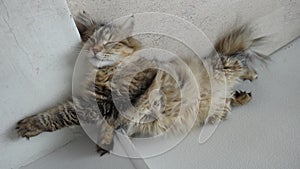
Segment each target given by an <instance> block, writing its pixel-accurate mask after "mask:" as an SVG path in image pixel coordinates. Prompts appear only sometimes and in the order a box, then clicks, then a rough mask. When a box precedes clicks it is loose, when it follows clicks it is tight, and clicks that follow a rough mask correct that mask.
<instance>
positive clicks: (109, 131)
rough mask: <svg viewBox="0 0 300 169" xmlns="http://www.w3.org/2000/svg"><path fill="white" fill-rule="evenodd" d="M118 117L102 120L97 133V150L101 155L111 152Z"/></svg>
mask: <svg viewBox="0 0 300 169" xmlns="http://www.w3.org/2000/svg"><path fill="white" fill-rule="evenodd" d="M116 121H117V119H114V118H113V117H111V118H109V119H106V120H105V121H102V122H101V124H100V126H99V128H98V133H97V152H98V153H99V154H100V156H103V155H104V154H106V153H109V152H110V151H111V150H112V149H113V146H114V141H113V139H114V134H115V126H116V123H117V122H116Z"/></svg>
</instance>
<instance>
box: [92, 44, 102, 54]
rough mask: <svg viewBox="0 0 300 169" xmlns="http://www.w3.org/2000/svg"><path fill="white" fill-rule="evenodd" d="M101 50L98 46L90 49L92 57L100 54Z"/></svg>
mask: <svg viewBox="0 0 300 169" xmlns="http://www.w3.org/2000/svg"><path fill="white" fill-rule="evenodd" d="M101 50H102V47H100V46H94V47H93V48H92V51H93V53H94V55H96V54H97V53H99V52H101Z"/></svg>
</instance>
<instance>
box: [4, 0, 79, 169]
mask: <svg viewBox="0 0 300 169" xmlns="http://www.w3.org/2000/svg"><path fill="white" fill-rule="evenodd" d="M0 12H1V18H0V38H1V39H0V46H1V50H0V58H1V59H0V72H1V73H0V94H1V97H0V107H1V110H0V115H1V118H0V154H1V155H0V156H1V157H0V168H1V169H7V168H17V167H19V166H21V165H25V164H28V163H30V162H32V161H34V160H36V159H38V158H40V157H41V156H43V155H45V154H47V153H49V152H51V151H53V150H54V149H55V148H58V147H60V146H62V145H64V144H66V143H67V142H69V141H70V140H71V139H72V138H73V137H74V136H73V133H72V132H71V131H67V130H65V131H61V132H57V133H55V134H42V136H40V137H36V138H32V139H31V140H30V141H27V140H26V139H21V138H17V136H16V132H15V130H14V127H15V124H16V122H17V121H18V120H20V119H22V118H24V117H25V116H28V115H30V114H33V113H37V112H39V111H42V110H44V109H45V108H47V107H49V106H53V105H55V104H56V103H59V102H60V101H62V100H63V99H64V98H66V96H67V95H69V94H70V92H71V78H72V70H73V65H74V63H75V59H76V57H77V56H76V53H74V48H75V47H76V46H77V45H78V44H79V42H80V39H79V36H78V34H77V30H76V28H75V27H74V24H73V21H72V18H71V15H70V13H69V11H68V8H67V4H66V2H65V1H64V0H55V1H52V0H2V1H1V2H0Z"/></svg>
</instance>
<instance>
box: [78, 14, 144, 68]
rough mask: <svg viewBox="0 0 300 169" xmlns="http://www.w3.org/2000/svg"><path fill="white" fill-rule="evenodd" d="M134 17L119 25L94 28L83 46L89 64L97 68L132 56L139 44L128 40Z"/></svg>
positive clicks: (130, 39) (114, 63) (131, 39)
mask: <svg viewBox="0 0 300 169" xmlns="http://www.w3.org/2000/svg"><path fill="white" fill-rule="evenodd" d="M133 25H134V17H133V16H131V17H129V18H128V19H126V21H125V22H124V23H122V24H120V25H112V24H107V25H102V26H99V27H98V28H97V27H95V29H94V32H93V34H92V35H91V36H90V37H89V38H88V40H87V41H86V42H85V44H84V49H85V50H86V52H87V53H86V55H87V57H88V59H89V62H90V63H91V64H92V65H93V66H95V67H98V68H102V67H106V66H112V65H116V64H118V63H120V61H121V60H122V59H124V58H125V57H127V56H129V55H131V54H133V52H135V51H136V50H137V48H138V47H139V43H138V42H137V41H136V40H134V39H133V38H128V37H129V36H130V33H131V32H132V29H133Z"/></svg>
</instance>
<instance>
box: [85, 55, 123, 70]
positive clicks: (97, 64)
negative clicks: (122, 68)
mask: <svg viewBox="0 0 300 169" xmlns="http://www.w3.org/2000/svg"><path fill="white" fill-rule="evenodd" d="M88 60H89V62H90V63H91V64H92V65H93V66H94V67H96V68H103V67H108V66H114V65H116V64H118V62H116V61H114V60H99V59H97V58H96V57H93V58H88Z"/></svg>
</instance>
